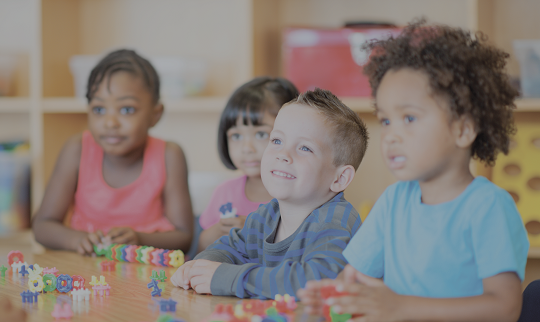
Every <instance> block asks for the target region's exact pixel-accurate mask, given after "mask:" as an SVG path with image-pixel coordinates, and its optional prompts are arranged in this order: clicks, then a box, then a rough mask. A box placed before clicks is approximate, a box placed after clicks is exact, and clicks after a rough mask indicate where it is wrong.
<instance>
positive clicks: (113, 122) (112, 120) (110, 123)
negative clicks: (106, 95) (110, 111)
mask: <svg viewBox="0 0 540 322" xmlns="http://www.w3.org/2000/svg"><path fill="white" fill-rule="evenodd" d="M119 125H120V123H119V122H118V118H117V117H116V116H115V115H106V116H105V126H106V127H107V128H111V129H114V128H117V127H118V126H119Z"/></svg>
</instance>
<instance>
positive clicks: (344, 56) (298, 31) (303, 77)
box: [283, 28, 401, 97]
mask: <svg viewBox="0 0 540 322" xmlns="http://www.w3.org/2000/svg"><path fill="white" fill-rule="evenodd" d="M400 31H401V29H399V28H342V29H310V28H288V29H286V30H285V32H284V37H283V39H284V44H283V55H284V65H285V77H287V78H288V79H289V80H290V81H291V82H293V83H294V85H296V86H297V87H298V90H299V91H300V92H304V91H306V90H312V89H314V88H315V87H319V88H322V89H327V90H330V91H331V92H332V93H334V94H335V95H337V96H340V97H346V96H361V97H367V96H371V88H370V86H369V81H368V79H367V77H366V76H364V75H363V74H362V65H364V64H365V63H366V62H367V59H368V57H369V53H368V52H366V51H363V50H361V46H362V44H364V43H365V42H366V41H368V40H371V39H385V38H388V37H389V36H390V35H394V36H397V35H398V34H399V32H400Z"/></svg>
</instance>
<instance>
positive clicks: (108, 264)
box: [101, 261, 116, 271]
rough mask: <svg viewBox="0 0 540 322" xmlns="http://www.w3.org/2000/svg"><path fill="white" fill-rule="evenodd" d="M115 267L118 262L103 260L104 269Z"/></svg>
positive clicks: (102, 268)
mask: <svg viewBox="0 0 540 322" xmlns="http://www.w3.org/2000/svg"><path fill="white" fill-rule="evenodd" d="M115 269H116V262H113V261H103V262H101V270H102V271H114V270H115Z"/></svg>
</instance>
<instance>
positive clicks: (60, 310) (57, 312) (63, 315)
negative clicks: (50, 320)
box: [51, 303, 73, 319]
mask: <svg viewBox="0 0 540 322" xmlns="http://www.w3.org/2000/svg"><path fill="white" fill-rule="evenodd" d="M51 315H52V316H53V317H54V318H55V319H71V317H73V311H71V307H70V306H69V303H63V304H60V303H56V304H55V305H54V310H53V311H52V312H51Z"/></svg>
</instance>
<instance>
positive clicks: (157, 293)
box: [150, 286, 161, 296]
mask: <svg viewBox="0 0 540 322" xmlns="http://www.w3.org/2000/svg"><path fill="white" fill-rule="evenodd" d="M150 295H152V296H161V289H160V288H159V287H157V286H156V287H154V289H153V290H152V293H150Z"/></svg>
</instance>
